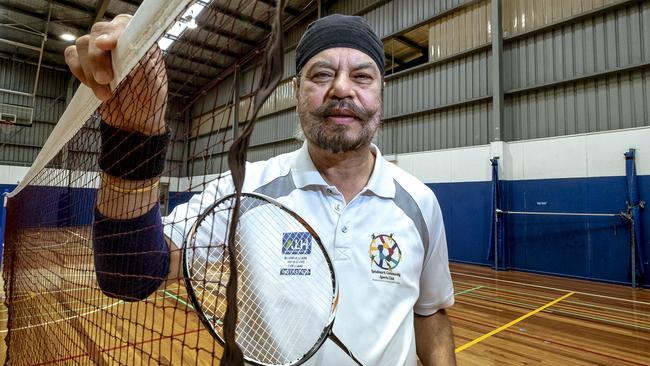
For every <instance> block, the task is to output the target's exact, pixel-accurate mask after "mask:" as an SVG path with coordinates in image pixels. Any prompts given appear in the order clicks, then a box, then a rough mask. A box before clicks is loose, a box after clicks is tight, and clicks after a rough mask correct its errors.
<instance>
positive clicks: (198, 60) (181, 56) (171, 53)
mask: <svg viewBox="0 0 650 366" xmlns="http://www.w3.org/2000/svg"><path fill="white" fill-rule="evenodd" d="M164 53H165V54H166V55H169V56H173V57H176V58H177V59H179V60H182V61H189V62H193V63H196V64H198V65H203V66H207V67H211V68H213V69H217V70H219V71H222V70H224V69H225V68H226V67H227V66H226V65H222V64H219V63H217V62H215V61H214V60H205V59H201V58H197V57H189V56H187V55H184V54H182V53H179V52H176V51H174V50H171V49H168V50H167V51H165V52H164Z"/></svg>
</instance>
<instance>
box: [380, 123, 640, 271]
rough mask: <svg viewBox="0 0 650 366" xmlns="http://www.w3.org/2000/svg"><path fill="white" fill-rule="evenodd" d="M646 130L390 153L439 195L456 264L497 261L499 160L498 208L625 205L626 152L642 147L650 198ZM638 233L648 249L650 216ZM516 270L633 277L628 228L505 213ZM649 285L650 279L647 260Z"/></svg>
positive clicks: (579, 209) (612, 209)
mask: <svg viewBox="0 0 650 366" xmlns="http://www.w3.org/2000/svg"><path fill="white" fill-rule="evenodd" d="M648 141H650V128H647V127H646V128H637V129H629V130H621V131H616V132H604V133H592V134H582V135H573V136H565V137H556V138H545V139H535V140H527V141H518V142H511V143H492V144H491V145H482V146H476V147H471V148H459V149H448V150H440V151H429V152H422V153H406V154H398V155H389V156H387V158H388V159H390V160H392V161H394V162H395V163H396V164H397V165H398V166H400V167H402V168H403V169H405V170H407V171H409V172H410V173H412V174H414V175H415V176H416V177H418V178H419V179H421V180H422V181H423V182H425V183H427V185H428V186H429V187H430V188H431V189H432V190H433V191H434V192H435V193H436V195H437V197H438V200H439V201H440V205H441V207H442V210H443V216H444V219H445V227H446V231H447V237H448V241H449V256H450V259H451V260H453V261H459V262H467V263H476V264H483V265H491V264H492V263H493V262H492V261H491V260H488V257H487V255H488V246H489V245H490V235H491V231H490V230H491V228H490V225H491V219H492V215H493V212H492V211H491V207H490V204H491V197H492V191H491V165H490V159H491V158H492V157H494V156H498V157H499V158H500V159H499V175H500V179H501V186H500V189H501V192H502V206H501V207H500V208H501V209H502V210H509V211H529V212H568V213H607V214H617V213H621V212H625V211H626V208H627V206H626V201H627V185H626V178H625V159H624V156H623V154H624V153H625V152H627V151H628V150H629V149H630V148H634V149H637V150H636V168H637V174H638V175H639V181H638V184H639V191H640V196H641V199H642V200H643V199H645V200H646V201H648V198H650V152H649V150H648V146H650V145H648ZM648 209H650V208H647V209H646V211H647V210H648ZM641 218H642V224H641V227H642V233H643V236H642V237H641V238H637V240H640V241H641V243H642V246H643V248H644V249H645V253H646V254H650V214H648V213H647V212H643V210H642V214H641ZM505 220H506V238H505V241H506V247H507V250H506V256H507V257H509V261H510V264H511V268H514V269H521V270H527V271H535V272H541V273H551V274H559V275H564V276H572V277H580V278H588V279H595V280H601V281H608V282H616V283H629V282H630V277H629V268H630V265H629V263H630V262H629V261H630V248H629V242H628V240H629V237H628V235H629V230H628V229H627V227H626V225H627V223H626V221H624V220H622V219H621V218H611V217H567V216H510V215H508V216H506V217H505ZM645 270H646V275H645V276H646V277H645V278H646V281H645V283H646V284H647V283H648V280H650V276H649V274H648V272H650V266H648V263H647V258H646V263H645Z"/></svg>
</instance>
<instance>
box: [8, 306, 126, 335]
mask: <svg viewBox="0 0 650 366" xmlns="http://www.w3.org/2000/svg"><path fill="white" fill-rule="evenodd" d="M123 302H124V301H122V300H119V301H117V302H115V303H112V304H109V305H106V306H104V307H101V308H99V309H95V310H93V311H89V312H87V313H83V314H77V315H74V316H69V317H67V318H62V319H57V320H53V321H51V322H45V323H40V324H34V325H27V326H24V327H20V328H12V329H11V331H12V332H14V331H18V330H24V329H31V328H36V327H43V326H47V325H51V324H55V323H60V322H64V321H67V320H70V319H74V318H80V317H84V316H86V315H89V314H92V313H96V312H98V311H102V310H106V309H108V308H110V307H113V306H115V305H119V304H121V303H123ZM7 331H8V329H2V330H0V333H7Z"/></svg>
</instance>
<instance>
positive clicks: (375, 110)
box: [296, 48, 383, 153]
mask: <svg viewBox="0 0 650 366" xmlns="http://www.w3.org/2000/svg"><path fill="white" fill-rule="evenodd" d="M382 83H383V80H382V77H381V73H380V72H379V68H378V67H377V65H376V64H375V62H374V61H373V60H372V58H370V56H368V55H366V54H365V53H363V52H361V51H358V50H355V49H351V48H330V49H327V50H324V51H322V52H320V53H318V54H316V55H315V56H314V57H312V58H311V59H310V60H309V61H308V62H307V64H305V66H304V67H303V69H302V71H301V74H300V81H299V86H298V92H297V94H296V95H297V98H298V116H299V117H300V126H301V127H302V131H303V133H304V134H305V137H306V138H307V140H308V141H309V142H311V143H313V144H315V145H316V146H318V147H320V148H322V149H324V150H328V151H330V152H332V153H339V152H346V151H352V150H356V149H358V148H360V147H363V146H368V145H369V144H370V142H371V141H372V138H373V137H374V135H375V133H376V132H377V128H378V127H379V122H380V120H381V92H382Z"/></svg>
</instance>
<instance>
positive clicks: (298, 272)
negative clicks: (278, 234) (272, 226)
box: [280, 232, 313, 276]
mask: <svg viewBox="0 0 650 366" xmlns="http://www.w3.org/2000/svg"><path fill="white" fill-rule="evenodd" d="M312 241H313V237H312V236H311V234H310V233H308V232H289V233H282V258H283V265H282V266H281V268H280V275H281V276H309V275H311V268H309V265H308V263H307V259H308V258H309V255H310V254H311V245H312Z"/></svg>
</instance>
